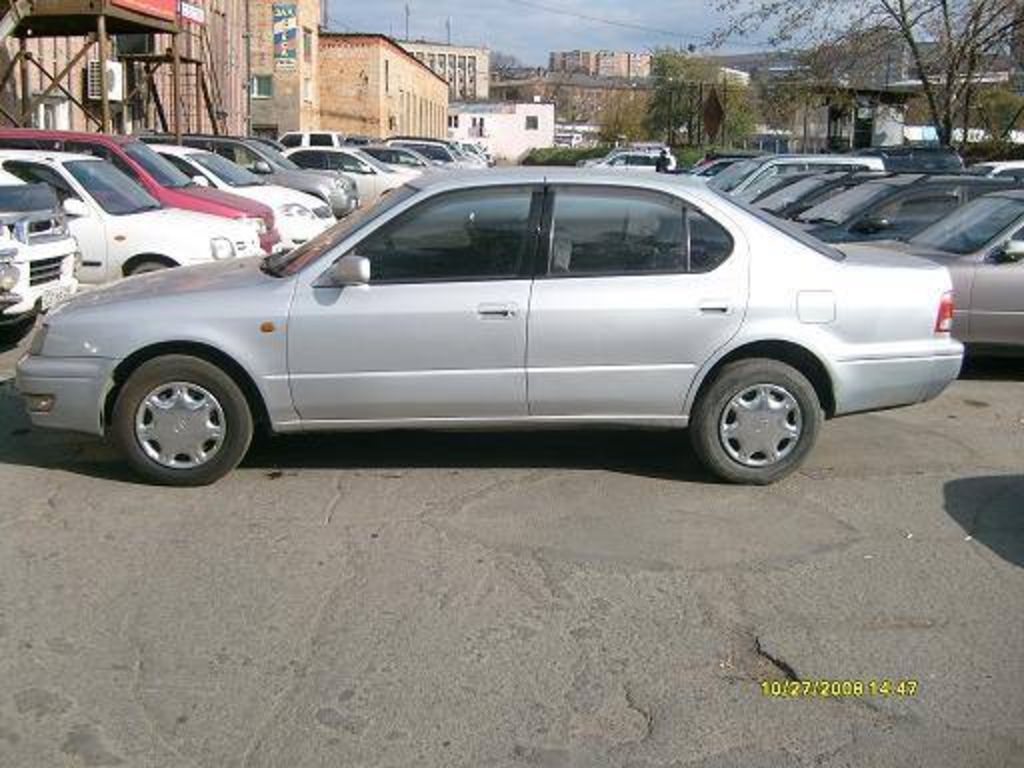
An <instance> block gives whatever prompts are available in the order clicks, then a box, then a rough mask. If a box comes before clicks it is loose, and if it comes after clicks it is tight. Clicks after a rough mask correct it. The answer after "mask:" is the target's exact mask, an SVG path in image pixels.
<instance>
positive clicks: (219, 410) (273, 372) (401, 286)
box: [17, 169, 962, 485]
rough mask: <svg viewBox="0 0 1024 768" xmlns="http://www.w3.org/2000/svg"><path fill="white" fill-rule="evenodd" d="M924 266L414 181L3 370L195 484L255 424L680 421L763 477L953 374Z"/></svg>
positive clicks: (606, 180) (60, 319)
mask: <svg viewBox="0 0 1024 768" xmlns="http://www.w3.org/2000/svg"><path fill="white" fill-rule="evenodd" d="M952 313H953V303H952V295H951V282H950V277H949V273H948V272H947V270H946V269H944V268H943V267H941V266H938V265H936V264H934V263H931V262H928V261H924V260H918V259H915V258H912V257H907V256H904V255H891V254H889V253H887V252H885V251H882V250H879V249H878V248H877V247H872V246H845V247H844V248H843V249H842V250H837V249H834V248H832V247H830V246H825V245H823V244H821V243H820V242H818V241H815V240H812V239H810V238H807V237H806V236H804V235H802V234H801V233H800V232H798V231H791V230H789V229H787V228H786V225H785V224H780V223H779V222H778V221H776V220H774V219H772V218H770V217H767V216H766V215H764V214H761V213H759V212H757V211H756V210H755V209H752V208H749V207H747V206H745V205H744V204H742V203H737V202H736V201H734V200H730V199H727V198H726V197H724V196H721V195H719V194H718V193H716V192H715V191H714V190H711V189H708V188H707V187H706V186H705V185H702V184H700V183H698V182H692V181H686V180H683V179H679V178H677V177H664V178H662V177H660V176H656V175H654V174H652V175H650V176H644V177H643V178H640V177H638V176H632V175H627V176H623V175H621V174H601V173H598V172H592V171H579V170H575V169H572V170H550V169H548V170H545V169H533V170H530V169H521V170H510V171H501V172H493V173H487V174H483V173H479V172H465V173H449V174H440V175H438V176H437V177H424V178H422V179H420V180H417V181H416V182H414V183H413V184H412V185H410V186H406V187H403V188H401V189H398V190H396V191H394V192H392V193H391V194H390V195H388V196H387V197H386V198H384V200H383V201H382V202H381V203H380V204H379V205H378V206H376V207H374V208H372V209H368V210H365V211H361V212H358V213H356V214H354V215H353V216H350V217H349V218H348V219H346V220H344V221H342V222H340V223H339V224H338V225H336V226H335V227H333V228H332V229H330V230H328V231H327V232H325V233H324V234H323V235H321V236H320V237H318V238H316V239H315V240H312V241H310V242H309V243H307V244H306V245H304V246H303V247H301V248H299V249H297V250H295V251H293V252H291V253H288V254H284V255H276V256H271V257H268V258H266V259H263V260H256V259H250V260H240V261H236V262H229V263H217V264H211V265H209V266H202V267H198V268H188V269H184V268H182V269H175V270H167V271H164V272H161V273H155V274H151V275H144V276H140V277H134V278H129V279H126V280H123V281H121V282H119V283H117V284H115V285H113V286H111V287H109V288H107V289H105V290H100V291H96V292H94V293H90V294H87V295H84V296H82V297H80V298H77V299H74V300H72V301H70V302H68V303H67V304H64V305H63V306H61V307H60V308H59V309H58V310H57V311H56V312H54V313H52V314H51V315H50V317H49V318H48V320H47V322H46V323H45V324H44V325H43V326H42V327H41V329H40V330H39V331H38V332H37V335H36V336H35V338H34V339H33V341H32V345H31V349H30V351H29V354H28V355H26V356H25V357H24V358H23V359H22V360H21V362H20V363H19V366H18V376H17V386H18V388H19V390H20V391H21V392H22V394H23V395H24V398H25V400H26V402H27V405H28V409H29V411H30V413H31V417H32V420H33V422H34V423H35V424H36V425H37V426H40V427H49V428H56V429H70V430H78V431H82V432H88V433H92V434H96V435H103V434H107V435H110V436H111V437H112V438H113V439H114V440H115V441H116V442H117V443H118V444H119V446H120V447H121V449H122V451H123V453H124V455H125V457H126V458H127V460H128V461H129V462H130V463H131V464H132V465H133V466H134V467H135V468H136V469H137V470H138V471H139V472H140V473H141V474H142V475H143V476H144V477H146V478H148V479H150V480H152V481H156V482H161V483H169V484H176V485H197V484H203V483H209V482H211V481H214V480H216V479H217V478H219V477H221V476H222V475H224V474H225V473H227V472H228V471H230V470H231V469H232V468H233V467H234V466H236V465H237V464H238V462H239V461H240V460H241V459H242V457H243V456H244V454H245V453H246V450H247V449H248V446H249V441H250V438H251V437H252V434H253V431H254V429H256V428H257V427H262V428H266V429H269V430H270V431H272V432H276V433H285V432H312V431H316V430H367V429H375V430H379V429H391V428H403V429H405V428H427V429H437V428H444V429H452V428H455V429H464V428H475V429H480V428H487V429H498V428H524V427H526V428H539V427H550V426H569V425H572V426H596V425H630V426H636V427H646V428H659V427H661V428H675V427H689V432H690V435H691V437H692V442H693V445H694V448H695V450H696V453H697V455H698V457H699V458H700V459H701V461H702V462H703V463H704V464H705V465H706V466H707V467H708V468H709V470H710V471H711V472H712V473H714V474H715V475H717V476H718V477H720V478H723V479H725V480H728V481H732V482H742V483H770V482H773V481H775V480H778V479H779V478H781V477H783V476H785V475H786V474H788V473H789V472H791V471H793V470H794V469H795V468H796V467H798V466H799V465H800V463H801V462H802V461H803V460H804V458H805V457H806V456H807V454H808V452H809V451H810V450H811V448H812V446H813V445H814V442H815V439H816V438H817V436H818V433H819V431H820V429H821V426H822V424H823V422H824V420H825V419H827V418H831V417H835V416H841V415H844V414H849V413H853V412H857V411H868V410H872V409H878V408H889V407H892V406H899V405H908V404H911V403H917V402H921V401H923V400H927V399H929V398H932V397H935V396H936V395H938V394H939V393H940V392H941V391H942V390H943V389H944V388H945V387H946V386H947V385H948V384H949V383H950V382H951V381H952V380H953V379H954V378H955V377H956V376H957V373H958V372H959V369H960V364H961V357H962V347H961V345H960V344H959V343H958V342H957V341H955V340H953V339H951V338H950V332H949V331H950V325H951V322H952Z"/></svg>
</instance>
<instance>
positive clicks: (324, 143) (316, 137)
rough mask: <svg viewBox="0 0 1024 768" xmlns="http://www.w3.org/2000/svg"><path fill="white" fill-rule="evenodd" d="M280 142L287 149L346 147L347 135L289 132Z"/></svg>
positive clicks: (336, 132)
mask: <svg viewBox="0 0 1024 768" xmlns="http://www.w3.org/2000/svg"><path fill="white" fill-rule="evenodd" d="M278 142H279V143H280V144H281V146H283V147H285V148H286V149H294V148H295V147H344V146H345V134H344V133H341V132H339V131H289V132H288V133H286V134H284V135H282V136H281V137H280V138H279V139H278Z"/></svg>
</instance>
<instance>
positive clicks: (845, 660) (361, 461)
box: [0, 348, 1024, 768]
mask: <svg viewBox="0 0 1024 768" xmlns="http://www.w3.org/2000/svg"><path fill="white" fill-rule="evenodd" d="M18 353H19V350H18V349H17V348H15V349H8V350H6V351H3V352H0V381H3V382H4V383H2V384H0V766H4V767H5V768H6V767H7V766H11V767H15V766H16V767H18V768H21V767H22V766H27V767H31V768H35V767H36V766H39V767H43V766H46V767H49V766H116V765H122V766H132V767H135V766H140V767H142V766H161V767H163V766H173V767H175V768H177V767H179V766H181V767H189V766H191V767H193V768H194V767H198V766H202V767H203V768H206V767H207V766H209V767H210V768H231V767H238V768H242V767H244V768H256V767H257V766H259V767H266V768H285V767H291V766H295V767H302V768H305V767H306V766H346V767H349V766H395V767H396V768H397V767H398V766H416V767H417V768H426V767H430V766H439V767H440V766H444V767H445V768H454V767H456V766H465V767H466V768H470V767H472V768H477V767H479V766H545V767H551V768H556V767H559V766H580V768H583V767H586V768H598V767H600V766H624V767H626V766H628V767H629V768H662V767H664V768H669V767H672V768H682V767H683V766H705V767H707V768H710V767H711V766H715V767H718V766H722V767H724V766H771V767H772V768H780V767H784V766H829V767H831V766H918V765H919V766H928V768H935V767H936V766H971V767H972V768H976V767H984V766H1020V765H1024V363H1021V362H1004V363H986V364H984V365H975V366H973V367H972V368H971V369H970V370H969V372H968V374H967V376H966V377H965V378H964V379H962V380H961V381H959V382H957V383H956V384H955V385H954V386H952V387H951V388H950V389H949V390H948V391H947V392H946V393H945V394H944V395H943V396H942V397H941V398H939V399H938V400H936V401H934V402H932V403H928V404H925V405H922V406H917V407H914V408H909V409H901V410H893V411H886V412H883V413H877V414H870V415H863V416H853V417H848V418H843V419H838V420H835V421H832V422H829V423H828V424H827V425H826V428H825V431H824V435H823V437H822V440H821V442H820V443H819V445H818V447H817V449H816V451H815V452H814V453H813V455H812V457H811V459H810V461H809V462H808V464H807V465H806V466H805V468H804V469H803V471H801V472H800V473H798V474H796V475H795V476H793V477H791V478H789V479H788V480H786V481H784V482H782V483H780V484H778V485H776V486H773V487H769V488H744V487H732V486H726V485H721V484H717V483H715V482H713V481H712V480H711V479H710V478H709V477H708V476H707V475H706V474H705V473H704V472H703V471H702V470H701V469H699V468H698V466H697V464H696V462H695V460H694V458H693V456H692V454H691V452H690V450H689V448H688V447H687V443H686V439H685V435H684V434H673V433H656V432H655V433H644V432H633V431H604V432H597V431H592V432H550V433H535V434H525V433H519V434H511V435H501V434H477V433H473V434H402V433H388V434H370V435H338V436H318V437H313V438H308V439H302V438H297V437H290V438H287V439H264V440H261V441H260V442H259V443H258V444H257V445H256V446H255V448H254V449H253V451H252V453H251V455H250V456H249V457H248V458H247V460H246V461H245V463H244V465H243V467H242V468H241V469H239V470H238V471H236V472H235V473H233V474H232V475H231V476H229V477H228V478H226V479H225V480H223V481H222V482H220V483H218V484H217V485H216V486H213V487H210V488H200V489H168V488H157V487H150V486H146V485H142V484H140V483H138V482H136V481H135V479H134V478H133V477H132V475H131V474H130V473H129V472H128V471H127V470H126V468H125V467H124V465H123V464H122V463H121V462H120V461H119V460H118V458H117V455H116V454H115V453H114V452H113V451H112V450H111V449H110V448H108V447H107V446H105V445H104V444H102V443H100V442H98V441H95V440H92V439H89V438H87V437H76V436H68V435H60V434H46V433H42V432H38V431H34V430H32V429H30V427H29V424H28V420H27V419H26V417H25V416H24V415H23V411H22V408H21V405H20V402H19V401H18V400H17V398H16V396H15V394H14V392H13V387H12V382H11V381H10V376H11V373H12V370H13V366H14V362H15V360H16V358H17V356H18ZM766 681H769V682H767V683H766ZM770 681H777V682H776V683H775V684H774V685H775V687H774V689H773V688H772V685H773V684H772V683H771V682H770ZM789 681H796V682H795V683H790V682H789ZM821 681H824V684H822V682H821ZM886 681H891V683H890V684H889V685H888V686H887V685H886ZM763 683H766V686H765V685H763ZM844 683H846V685H845V686H844ZM857 683H860V686H861V691H862V692H861V695H854V694H853V691H854V690H856V688H855V686H856V684H857ZM900 683H903V686H902V688H899V689H898V690H897V685H899V684H900ZM911 683H913V685H912V686H911ZM765 687H767V689H768V691H769V694H770V693H771V692H772V691H773V690H774V691H775V692H780V691H784V692H786V693H794V692H798V693H799V694H800V695H796V696H786V697H783V696H772V695H765V693H764V690H765ZM911 688H913V691H911ZM831 691H835V692H836V693H838V695H828V696H825V695H823V693H827V692H831ZM812 693H814V694H817V695H811V694H812ZM886 693H887V694H888V695H886Z"/></svg>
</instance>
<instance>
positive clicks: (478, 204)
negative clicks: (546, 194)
mask: <svg viewBox="0 0 1024 768" xmlns="http://www.w3.org/2000/svg"><path fill="white" fill-rule="evenodd" d="M538 199H539V198H538ZM533 201H534V190H533V189H532V188H529V187H509V188H505V189H486V190H479V189H475V190H467V191H464V192H463V191H460V192H451V193H448V194H442V195H438V196H437V197H433V198H431V199H429V200H427V201H425V202H423V203H421V204H419V205H417V206H416V207H415V208H413V209H411V210H410V211H407V212H406V213H404V214H402V215H400V216H399V217H398V219H397V220H396V221H394V222H389V223H388V224H386V225H384V226H383V227H382V228H381V229H379V230H377V231H376V232H374V233H373V234H371V235H369V236H368V237H367V238H366V239H365V240H363V241H362V242H361V243H360V244H359V245H358V246H356V249H355V252H356V253H358V254H359V255H360V256H363V257H365V258H368V259H369V260H370V274H371V278H370V279H371V282H373V283H389V282H428V281H441V280H447V281H455V280H494V279H501V278H505V279H511V278H515V277H517V276H519V274H520V271H521V269H522V267H523V264H524V260H525V259H526V258H527V256H528V254H529V252H530V249H531V248H532V247H533V245H534V243H535V241H536V237H535V236H531V233H532V232H533V231H534V229H533V228H532V227H531V221H533V220H534V218H535V217H534V216H532V215H531V214H532V212H533V211H534V205H533Z"/></svg>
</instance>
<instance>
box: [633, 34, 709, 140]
mask: <svg viewBox="0 0 1024 768" xmlns="http://www.w3.org/2000/svg"><path fill="white" fill-rule="evenodd" d="M651 77H652V78H653V79H654V89H653V91H652V94H651V98H650V100H649V102H648V106H647V119H646V123H647V130H648V132H649V133H650V134H651V135H652V136H661V137H663V138H664V140H665V141H666V142H667V143H669V144H678V143H679V139H680V137H681V136H682V135H686V136H687V137H688V139H689V141H690V142H691V143H692V142H693V140H694V139H695V138H696V136H695V134H696V127H697V125H698V124H699V122H700V113H701V96H702V95H703V92H704V90H705V88H708V89H709V88H710V84H711V83H715V82H717V81H718V68H717V67H716V66H714V65H713V64H711V63H710V62H708V61H707V60H706V59H702V58H699V57H697V56H691V55H688V54H686V53H682V52H680V51H675V50H672V49H667V48H666V49H661V50H659V51H655V53H654V57H653V58H652V60H651ZM702 86H703V87H702Z"/></svg>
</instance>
